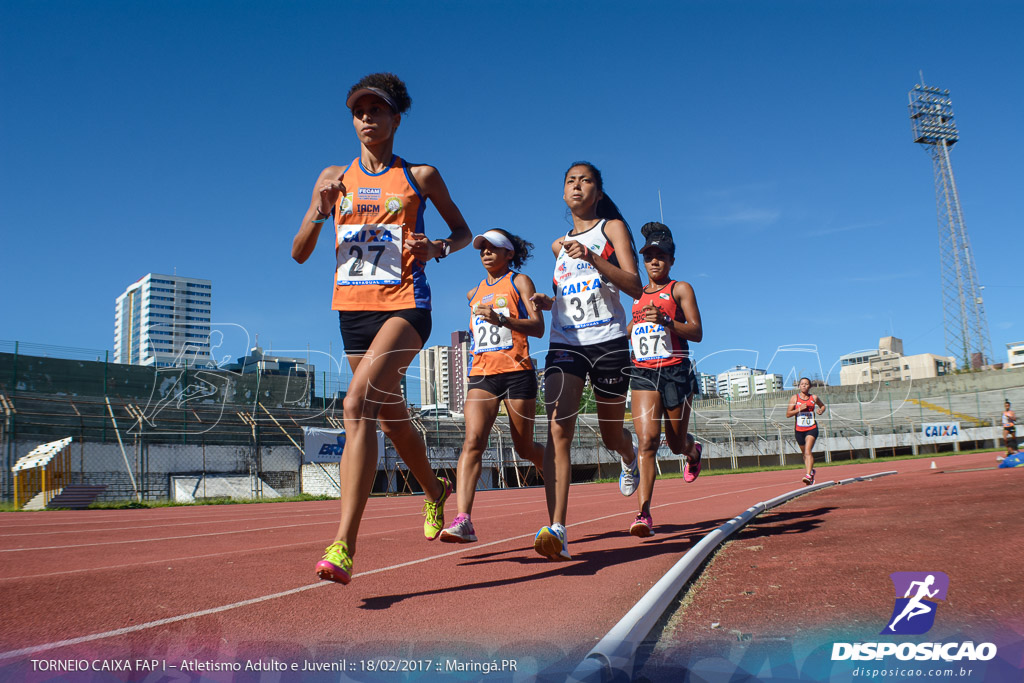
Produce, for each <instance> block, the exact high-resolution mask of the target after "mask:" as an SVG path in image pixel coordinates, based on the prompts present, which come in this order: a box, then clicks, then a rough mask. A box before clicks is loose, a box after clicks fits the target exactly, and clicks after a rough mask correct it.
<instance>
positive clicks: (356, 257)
mask: <svg viewBox="0 0 1024 683" xmlns="http://www.w3.org/2000/svg"><path fill="white" fill-rule="evenodd" d="M341 181H342V183H344V185H345V191H346V194H345V195H344V196H342V197H338V203H337V204H336V205H335V207H334V211H333V213H334V225H335V229H334V232H335V243H334V244H335V247H334V250H335V254H336V255H337V259H338V264H337V268H336V269H335V271H334V298H333V301H332V305H331V308H333V309H334V310H336V311H398V310H402V309H406V308H425V309H428V310H429V309H430V285H428V284H427V276H426V273H425V271H424V267H425V266H426V264H425V263H424V262H423V261H420V260H419V259H417V258H415V257H414V256H413V255H412V254H411V253H410V252H409V250H408V249H406V248H405V241H406V240H407V239H408V238H409V237H410V236H411V235H412V234H413V233H417V232H418V233H422V232H423V211H424V209H425V208H426V201H425V200H424V199H423V197H422V196H421V195H420V192H419V189H418V188H417V187H416V184H415V183H414V182H413V179H412V176H411V175H410V174H409V168H408V166H407V165H406V163H405V162H404V161H403V160H402V159H401V158H399V157H397V156H392V158H391V163H390V164H389V165H388V167H387V168H385V169H384V170H383V171H381V172H380V173H369V172H368V171H367V170H366V169H364V168H363V165H362V163H361V162H360V160H359V159H358V158H357V159H355V160H354V161H353V162H352V163H351V164H349V165H348V167H347V168H346V169H345V172H344V173H343V174H342V176H341Z"/></svg>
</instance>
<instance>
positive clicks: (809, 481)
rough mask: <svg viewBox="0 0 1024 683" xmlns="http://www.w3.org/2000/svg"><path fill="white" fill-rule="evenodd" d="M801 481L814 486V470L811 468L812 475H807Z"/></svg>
mask: <svg viewBox="0 0 1024 683" xmlns="http://www.w3.org/2000/svg"><path fill="white" fill-rule="evenodd" d="M800 481H802V482H803V483H805V484H807V485H808V486H810V485H811V484H813V483H814V468H811V473H810V474H805V475H804V478H803V479H801V480H800Z"/></svg>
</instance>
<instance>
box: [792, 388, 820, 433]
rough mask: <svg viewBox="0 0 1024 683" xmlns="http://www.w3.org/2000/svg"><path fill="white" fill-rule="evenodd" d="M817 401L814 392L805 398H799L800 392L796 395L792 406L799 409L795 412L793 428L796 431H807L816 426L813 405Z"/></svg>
mask: <svg viewBox="0 0 1024 683" xmlns="http://www.w3.org/2000/svg"><path fill="white" fill-rule="evenodd" d="M817 402H818V397H817V396H815V395H814V394H810V395H809V396H808V397H807V398H800V394H797V395H796V403H795V404H794V406H795V407H796V409H797V410H799V411H800V412H799V413H797V414H796V427H795V428H796V430H797V431H798V432H809V431H811V430H812V429H814V428H815V427H817V426H818V423H817V422H815V420H814V406H815V404H816V403H817Z"/></svg>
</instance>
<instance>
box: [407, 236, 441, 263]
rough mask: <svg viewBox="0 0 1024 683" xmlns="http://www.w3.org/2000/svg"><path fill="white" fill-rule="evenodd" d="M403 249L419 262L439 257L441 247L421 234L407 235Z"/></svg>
mask: <svg viewBox="0 0 1024 683" xmlns="http://www.w3.org/2000/svg"><path fill="white" fill-rule="evenodd" d="M405 248H406V249H408V250H409V253H411V254H412V255H413V256H415V257H416V258H418V259H419V260H420V261H429V260H430V259H432V258H436V257H438V256H440V255H441V247H439V246H438V245H436V244H434V243H433V242H431V241H430V240H429V239H427V236H426V235H424V234H422V233H418V232H417V233H414V234H412V235H409V239H407V240H406V241H405Z"/></svg>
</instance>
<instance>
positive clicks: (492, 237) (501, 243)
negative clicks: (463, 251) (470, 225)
mask: <svg viewBox="0 0 1024 683" xmlns="http://www.w3.org/2000/svg"><path fill="white" fill-rule="evenodd" d="M484 242H490V243H491V244H492V245H493V246H495V247H501V248H502V249H508V250H509V251H512V252H514V251H515V250H516V248H515V247H514V246H513V245H512V240H510V239H509V238H507V237H505V235H504V233H500V232H498V231H497V230H488V231H487V232H485V233H484V234H482V235H477V236H476V237H474V238H473V248H474V249H481V248H483V246H484Z"/></svg>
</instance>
